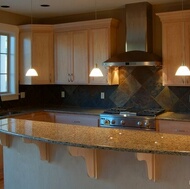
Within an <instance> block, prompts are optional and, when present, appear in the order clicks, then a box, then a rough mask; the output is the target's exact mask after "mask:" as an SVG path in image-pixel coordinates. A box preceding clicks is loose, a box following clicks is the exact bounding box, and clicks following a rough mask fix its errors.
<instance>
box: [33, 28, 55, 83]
mask: <svg viewBox="0 0 190 189" xmlns="http://www.w3.org/2000/svg"><path fill="white" fill-rule="evenodd" d="M32 40H33V44H32V61H33V67H34V68H35V69H36V70H37V72H38V77H34V78H33V80H34V82H35V83H36V84H41V83H42V84H48V83H51V82H52V81H50V77H52V76H50V74H51V72H52V70H53V66H52V61H53V56H52V52H51V51H52V49H51V48H52V46H53V35H52V34H51V33H45V32H43V33H42V32H38V33H37V32H36V33H34V34H33V36H32Z"/></svg>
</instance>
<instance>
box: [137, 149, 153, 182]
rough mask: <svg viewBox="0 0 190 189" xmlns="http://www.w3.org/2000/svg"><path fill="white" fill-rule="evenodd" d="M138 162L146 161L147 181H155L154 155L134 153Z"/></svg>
mask: <svg viewBox="0 0 190 189" xmlns="http://www.w3.org/2000/svg"><path fill="white" fill-rule="evenodd" d="M136 155H137V159H138V160H139V161H146V164H147V170H148V178H149V180H153V181H154V182H155V181H156V167H155V154H148V153H136Z"/></svg>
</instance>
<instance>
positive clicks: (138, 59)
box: [103, 2, 162, 66]
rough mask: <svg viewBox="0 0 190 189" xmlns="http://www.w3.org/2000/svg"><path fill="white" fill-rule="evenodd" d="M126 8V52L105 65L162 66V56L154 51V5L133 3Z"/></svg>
mask: <svg viewBox="0 0 190 189" xmlns="http://www.w3.org/2000/svg"><path fill="white" fill-rule="evenodd" d="M125 9H126V43H125V50H126V52H124V53H121V54H118V55H116V56H113V57H111V58H109V59H108V60H106V61H105V62H103V65H104V66H160V65H161V60H162V59H161V57H159V56H157V55H155V54H154V53H152V49H153V40H152V38H153V37H152V5H151V4H149V3H147V2H142V3H132V4H127V5H126V6H125Z"/></svg>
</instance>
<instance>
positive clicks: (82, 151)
mask: <svg viewBox="0 0 190 189" xmlns="http://www.w3.org/2000/svg"><path fill="white" fill-rule="evenodd" d="M68 151H69V153H70V154H71V155H72V156H82V157H84V159H85V161H86V168H87V173H88V175H89V177H91V178H95V179H97V177H98V174H97V172H98V171H97V150H95V149H88V148H80V147H71V146H69V147H68Z"/></svg>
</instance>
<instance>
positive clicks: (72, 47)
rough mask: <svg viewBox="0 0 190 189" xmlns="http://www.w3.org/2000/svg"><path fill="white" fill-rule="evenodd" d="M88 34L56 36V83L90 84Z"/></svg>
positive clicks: (68, 33) (83, 31)
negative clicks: (88, 74)
mask: <svg viewBox="0 0 190 189" xmlns="http://www.w3.org/2000/svg"><path fill="white" fill-rule="evenodd" d="M86 73H88V32H87V31H86V30H80V31H73V32H70V31H68V32H67V31H66V32H58V33H56V34H55V82H56V83H60V84H87V83H88V76H87V74H86Z"/></svg>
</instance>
